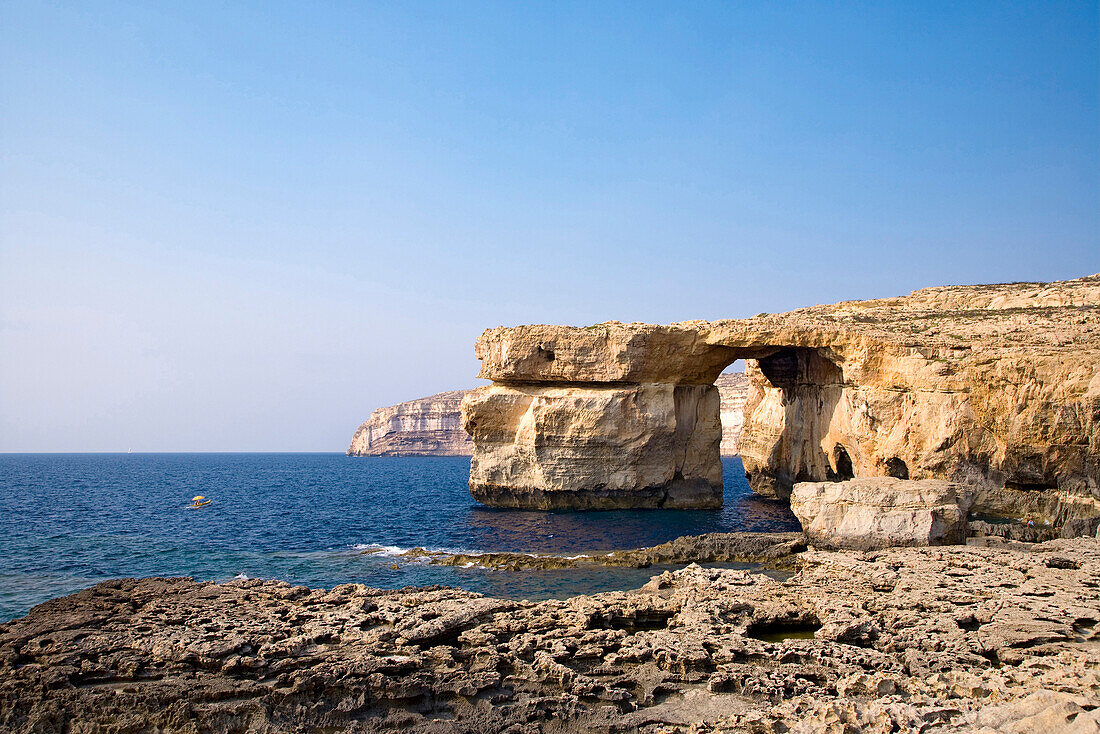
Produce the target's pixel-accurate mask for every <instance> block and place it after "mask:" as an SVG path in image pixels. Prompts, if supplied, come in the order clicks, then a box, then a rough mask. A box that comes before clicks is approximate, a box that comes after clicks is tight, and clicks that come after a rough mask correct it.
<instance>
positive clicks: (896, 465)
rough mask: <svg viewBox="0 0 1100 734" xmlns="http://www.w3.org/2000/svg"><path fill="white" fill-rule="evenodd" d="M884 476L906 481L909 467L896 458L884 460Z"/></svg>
mask: <svg viewBox="0 0 1100 734" xmlns="http://www.w3.org/2000/svg"><path fill="white" fill-rule="evenodd" d="M886 475H887V476H891V477H893V478H894V479H908V478H909V465H908V464H906V463H905V462H904V461H902V460H901V459H899V458H898V457H896V456H892V457H890V458H889V459H887V460H886Z"/></svg>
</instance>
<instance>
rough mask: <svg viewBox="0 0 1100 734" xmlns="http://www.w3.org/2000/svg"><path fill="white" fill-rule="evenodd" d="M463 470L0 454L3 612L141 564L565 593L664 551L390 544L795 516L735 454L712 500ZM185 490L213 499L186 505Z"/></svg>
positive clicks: (224, 457)
mask: <svg viewBox="0 0 1100 734" xmlns="http://www.w3.org/2000/svg"><path fill="white" fill-rule="evenodd" d="M469 470H470V460H469V458H465V457H365V458H364V457H348V456H344V455H343V454H317V453H312V454H275V453H256V454H228V453H227V454H0V621H7V620H10V619H13V618H16V617H19V616H22V615H24V614H26V613H27V612H28V611H29V610H30V609H31V607H33V606H34V605H35V604H39V603H41V602H43V601H46V600H48V599H51V598H54V597H58V596H63V595H65V594H69V593H72V592H74V591H78V590H80V589H84V588H87V587H89V586H92V585H94V584H96V583H98V582H100V581H104V580H107V579H112V578H124V577H146V576H190V577H193V578H194V579H196V580H202V581H216V582H223V581H228V580H230V579H233V578H246V577H247V578H261V579H280V580H283V581H288V582H291V583H293V584H302V585H306V586H309V587H312V588H329V587H332V586H335V585H337V584H343V583H362V584H366V585H368V586H373V587H378V588H387V589H392V588H402V587H407V586H425V585H432V584H444V585H448V586H457V587H460V588H463V589H469V590H472V591H477V592H480V593H483V594H487V595H490V596H499V597H507V598H523V599H532V600H534V599H544V598H565V597H568V596H572V595H576V594H586V593H596V592H602V591H610V590H616V589H631V588H637V587H638V586H641V585H642V584H644V583H645V582H646V581H647V580H648V579H649V578H650V577H651V576H653V575H655V574H657V573H660V572H661V570H662V569H663V567H651V568H647V569H630V568H607V567H593V568H581V569H558V570H531V571H493V570H488V569H485V568H481V567H477V566H474V567H470V568H456V567H450V566H438V565H431V564H429V563H427V562H425V561H424V560H423V559H416V560H413V559H407V558H405V557H403V556H402V555H401V553H402V552H403V551H404V550H407V549H411V548H416V547H421V548H425V549H429V550H441V551H451V552H466V553H469V552H502V551H511V552H520V553H537V554H563V555H579V554H583V553H588V552H593V551H607V550H626V549H632V548H639V547H645V546H652V545H656V544H659V543H664V542H666V541H669V540H672V539H674V538H677V537H679V536H682V535H698V534H702V533H709V532H732V531H787V530H797V529H798V522H797V520H796V519H795V518H794V516H793V515H792V514H791V512H790V510H789V508H788V507H787V506H786V504H784V503H779V502H774V501H769V500H765V499H761V498H758V497H755V496H753V495H752V493H751V492H750V490H749V487H748V484H747V483H746V481H745V475H744V470H743V467H742V465H741V461H740V460H739V459H737V458H728V459H724V460H723V473H724V477H725V504H724V506H723V507H722V508H721V509H720V510H635V511H607V512H526V511H518V510H498V509H491V508H488V507H484V506H482V505H479V504H478V503H476V502H475V501H474V500H473V499H472V498H471V497H470V493H469V491H468V490H467V487H466V480H467V477H468V474H469ZM196 495H203V496H204V497H206V498H207V499H209V500H210V503H209V504H208V505H206V506H204V507H202V508H200V509H189V508H188V505H189V504H190V503H191V499H192V497H194V496H196ZM725 565H736V564H725ZM744 567H749V566H747V565H745V566H744Z"/></svg>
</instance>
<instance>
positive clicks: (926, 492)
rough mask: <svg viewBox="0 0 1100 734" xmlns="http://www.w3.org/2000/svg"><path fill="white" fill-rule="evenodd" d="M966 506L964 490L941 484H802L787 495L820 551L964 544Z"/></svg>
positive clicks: (883, 480) (872, 480)
mask: <svg viewBox="0 0 1100 734" xmlns="http://www.w3.org/2000/svg"><path fill="white" fill-rule="evenodd" d="M969 507H970V498H969V497H968V496H967V491H966V488H965V487H964V486H963V485H960V484H955V483H953V482H945V481H943V480H940V479H922V480H909V479H895V478H893V477H869V478H866V479H851V480H849V481H846V482H802V483H800V484H796V485H794V492H792V493H791V510H792V511H793V512H794V514H795V516H797V517H798V521H799V522H800V523H802V531H803V532H804V533H805V534H806V539H807V540H808V541H809V542H810V543H812V544H814V545H816V546H819V547H822V548H851V549H858V550H867V549H873V548H887V547H891V546H925V545H951V544H953V543H964V542H966V530H967V527H966V513H967V510H968V509H969Z"/></svg>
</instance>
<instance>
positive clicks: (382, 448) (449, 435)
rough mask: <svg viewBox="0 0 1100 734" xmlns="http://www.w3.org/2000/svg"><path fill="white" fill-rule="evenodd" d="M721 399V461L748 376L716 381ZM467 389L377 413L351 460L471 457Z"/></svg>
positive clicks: (733, 442)
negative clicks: (466, 419)
mask: <svg viewBox="0 0 1100 734" xmlns="http://www.w3.org/2000/svg"><path fill="white" fill-rule="evenodd" d="M714 384H715V386H716V387H717V388H718V394H719V395H720V396H721V399H722V456H736V455H737V439H738V437H739V436H740V435H741V424H742V422H743V420H742V417H741V410H742V408H743V407H744V405H745V399H746V398H747V397H748V394H749V381H748V379H747V378H746V377H745V373H744V372H731V373H729V374H724V375H720V376H719V377H718V379H717V380H715V382H714ZM468 392H470V391H469V390H451V391H450V392H441V393H439V394H438V395H432V396H430V397H426V398H419V399H418V400H410V401H409V402H407V403H399V404H398V405H391V406H390V407H388V408H379V409H378V410H376V411H374V412H373V413H371V415H370V419H369V420H367V421H366V422H365V423H363V424H362V425H361V426H359V429H358V430H357V431H356V432H355V435H354V436H353V437H352V439H351V446H349V447H348V450H347V455H348V456H469V455H471V454H472V453H473V452H474V443H473V441H472V440H471V439H470V436H469V434H467V433H466V431H465V430H463V428H462V410H461V407H462V397H463V396H464V395H465V394H466V393H468Z"/></svg>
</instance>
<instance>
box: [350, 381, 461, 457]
mask: <svg viewBox="0 0 1100 734" xmlns="http://www.w3.org/2000/svg"><path fill="white" fill-rule="evenodd" d="M465 394H466V391H465V390H452V391H450V392H441V393H439V394H437V395H432V396H430V397H427V398H420V399H419V400H410V401H409V402H407V403H400V404H398V405H392V406H390V407H388V408H379V409H378V410H376V411H374V412H373V413H371V415H370V419H369V420H367V421H366V422H365V423H363V424H362V425H361V426H359V429H358V430H357V431H356V432H355V435H354V436H353V437H352V439H351V446H349V447H348V450H347V454H348V456H469V455H470V454H471V453H473V442H472V441H471V440H470V436H469V434H467V433H466V431H465V430H464V429H463V428H462V415H461V405H462V397H463V396H464V395H465Z"/></svg>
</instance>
